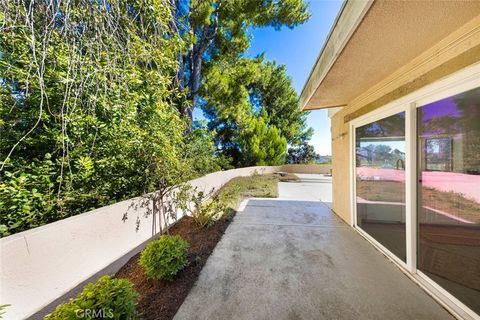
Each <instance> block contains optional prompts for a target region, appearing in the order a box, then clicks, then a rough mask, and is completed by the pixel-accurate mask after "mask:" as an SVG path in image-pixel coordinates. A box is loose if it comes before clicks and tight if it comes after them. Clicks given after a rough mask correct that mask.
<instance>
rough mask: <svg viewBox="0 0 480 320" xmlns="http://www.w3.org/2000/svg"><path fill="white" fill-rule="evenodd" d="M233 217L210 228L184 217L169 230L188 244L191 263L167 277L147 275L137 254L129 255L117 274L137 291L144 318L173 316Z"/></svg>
mask: <svg viewBox="0 0 480 320" xmlns="http://www.w3.org/2000/svg"><path fill="white" fill-rule="evenodd" d="M232 219H233V217H229V218H225V219H221V220H219V221H217V222H216V223H215V224H214V225H213V226H211V227H209V228H200V227H198V226H197V224H196V223H195V221H194V220H193V218H191V217H183V218H182V219H181V220H179V221H178V222H177V223H176V224H175V225H174V226H173V227H171V228H170V230H169V233H170V234H172V235H180V236H181V237H182V238H183V239H185V240H187V241H188V243H189V244H190V248H189V249H188V261H189V262H190V264H189V265H188V266H187V267H186V268H185V269H183V270H182V271H180V272H179V273H178V274H177V276H176V278H175V279H174V280H173V281H171V282H169V281H157V280H151V279H147V277H146V276H145V274H144V272H143V270H142V268H141V267H140V265H139V264H138V259H139V257H140V254H137V255H136V256H134V257H132V258H131V259H130V260H129V261H128V262H127V264H125V265H124V266H123V267H122V268H121V269H120V270H119V271H118V273H117V275H116V276H117V277H118V278H124V279H128V280H130V281H131V282H132V283H133V285H134V287H135V290H137V292H138V293H139V294H140V302H139V304H138V307H137V310H138V311H139V312H140V313H141V314H142V317H143V319H145V320H153V319H172V318H173V317H174V315H175V313H176V312H177V310H178V309H179V308H180V306H181V305H182V303H183V301H184V300H185V298H186V297H187V295H188V293H189V292H190V289H191V288H192V287H193V285H194V284H195V281H197V278H198V276H199V275H200V271H201V270H202V268H203V266H204V265H205V262H206V261H207V259H208V257H209V256H210V254H211V253H212V251H213V249H214V248H215V246H216V244H217V243H218V241H220V239H221V238H222V235H223V234H224V233H225V229H227V227H228V225H229V224H230V222H231V221H232Z"/></svg>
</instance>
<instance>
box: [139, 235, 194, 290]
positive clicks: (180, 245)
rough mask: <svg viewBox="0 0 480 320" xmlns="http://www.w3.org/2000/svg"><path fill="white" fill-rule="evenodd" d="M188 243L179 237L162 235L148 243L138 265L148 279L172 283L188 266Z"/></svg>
mask: <svg viewBox="0 0 480 320" xmlns="http://www.w3.org/2000/svg"><path fill="white" fill-rule="evenodd" d="M187 250H188V242H187V241H185V240H183V239H182V238H181V237H180V236H169V235H163V236H161V237H160V239H158V240H154V241H152V242H150V243H149V244H148V245H147V247H146V248H145V249H144V250H143V251H142V254H141V255H140V265H141V266H142V268H143V270H144V271H145V274H146V275H147V277H148V278H151V279H156V280H169V281H172V280H173V278H174V277H175V275H176V274H177V273H178V272H179V271H180V270H182V269H183V268H185V267H186V266H187V265H188V260H187Z"/></svg>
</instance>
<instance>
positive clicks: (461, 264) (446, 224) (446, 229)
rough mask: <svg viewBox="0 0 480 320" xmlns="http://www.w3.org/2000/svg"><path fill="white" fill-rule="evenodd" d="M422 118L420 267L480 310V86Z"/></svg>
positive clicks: (422, 111)
mask: <svg viewBox="0 0 480 320" xmlns="http://www.w3.org/2000/svg"><path fill="white" fill-rule="evenodd" d="M417 119H418V126H417V128H418V142H417V145H418V181H419V182H418V210H417V212H418V251H417V255H418V269H419V270H421V271H422V272H423V273H425V274H427V275H428V276H429V277H430V278H431V279H432V280H434V281H435V282H437V283H438V284H439V285H441V286H442V287H443V288H445V289H446V290H447V291H448V292H450V293H451V294H452V295H453V296H455V297H456V298H458V299H459V300H460V301H462V302H463V303H464V304H465V305H467V306H468V307H469V308H471V309H472V310H474V311H475V312H477V313H480V88H477V89H474V90H470V91H467V92H464V93H461V94H458V95H455V96H453V97H449V98H446V99H443V100H440V101H437V102H434V103H430V104H428V105H425V106H422V107H420V108H418V110H417Z"/></svg>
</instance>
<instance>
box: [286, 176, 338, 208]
mask: <svg viewBox="0 0 480 320" xmlns="http://www.w3.org/2000/svg"><path fill="white" fill-rule="evenodd" d="M295 175H296V176H298V177H299V178H300V181H298V182H279V183H278V193H279V198H280V199H292V200H321V201H323V202H325V203H327V204H331V202H332V177H329V176H326V175H323V174H300V173H296V174H295Z"/></svg>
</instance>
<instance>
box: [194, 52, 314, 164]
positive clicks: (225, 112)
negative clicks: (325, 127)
mask: <svg viewBox="0 0 480 320" xmlns="http://www.w3.org/2000/svg"><path fill="white" fill-rule="evenodd" d="M203 90H204V91H205V93H204V95H205V96H208V100H207V101H206V102H205V104H204V111H205V114H206V116H207V118H208V119H209V124H208V125H209V128H210V129H211V130H214V131H215V132H216V133H217V135H216V142H217V146H218V148H219V149H221V150H222V152H223V153H224V154H226V155H228V156H229V157H231V158H232V159H233V164H234V165H235V166H251V165H278V164H283V163H284V162H285V157H286V154H287V144H290V145H296V144H298V143H301V142H302V141H306V140H308V139H310V137H311V135H312V130H311V129H307V126H306V117H307V114H306V113H302V112H301V111H300V109H299V106H298V96H297V93H296V92H295V89H293V87H292V84H291V79H290V78H289V77H288V76H287V74H286V70H285V66H283V65H281V66H277V65H276V64H275V63H273V62H264V61H263V58H262V57H260V58H258V59H254V60H252V59H245V58H242V59H239V60H238V61H237V62H236V63H235V64H231V65H230V64H219V65H216V66H213V67H211V68H210V71H209V73H208V74H207V75H206V77H205V84H204V89H203Z"/></svg>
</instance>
